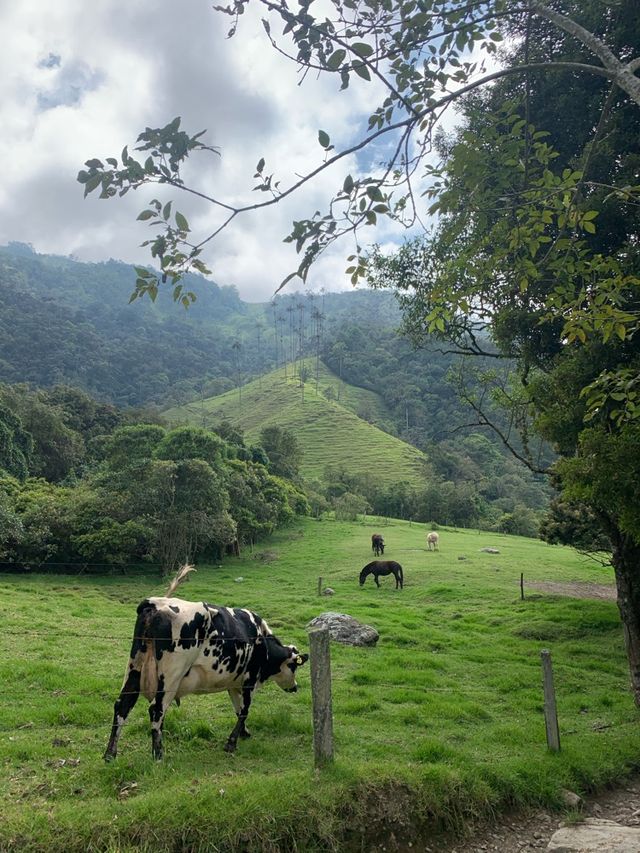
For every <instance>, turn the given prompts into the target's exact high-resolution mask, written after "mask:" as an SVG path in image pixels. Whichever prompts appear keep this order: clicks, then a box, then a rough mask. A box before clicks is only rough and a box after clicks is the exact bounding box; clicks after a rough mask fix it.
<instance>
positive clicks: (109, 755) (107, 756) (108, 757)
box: [102, 752, 116, 761]
mask: <svg viewBox="0 0 640 853" xmlns="http://www.w3.org/2000/svg"><path fill="white" fill-rule="evenodd" d="M102 757H103V758H104V760H105V761H113V759H114V758H115V757H116V754H115V752H105V754H104V755H103V756H102Z"/></svg>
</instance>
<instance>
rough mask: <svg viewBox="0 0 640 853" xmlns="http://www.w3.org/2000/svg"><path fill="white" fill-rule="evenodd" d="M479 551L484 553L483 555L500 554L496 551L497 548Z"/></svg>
mask: <svg viewBox="0 0 640 853" xmlns="http://www.w3.org/2000/svg"><path fill="white" fill-rule="evenodd" d="M480 550H481V551H484V553H485V554H499V553H500V551H498V549H497V548H480Z"/></svg>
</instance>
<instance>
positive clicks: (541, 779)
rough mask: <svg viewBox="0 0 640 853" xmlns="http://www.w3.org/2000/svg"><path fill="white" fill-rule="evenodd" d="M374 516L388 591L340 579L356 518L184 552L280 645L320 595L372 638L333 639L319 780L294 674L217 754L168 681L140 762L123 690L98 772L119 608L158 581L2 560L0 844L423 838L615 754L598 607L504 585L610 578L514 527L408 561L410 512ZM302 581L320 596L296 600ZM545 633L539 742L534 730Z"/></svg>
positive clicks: (358, 842)
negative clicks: (354, 643) (204, 561)
mask: <svg viewBox="0 0 640 853" xmlns="http://www.w3.org/2000/svg"><path fill="white" fill-rule="evenodd" d="M380 529H381V532H383V533H384V536H385V540H386V542H387V551H386V553H385V557H386V556H388V557H389V558H390V559H395V560H398V561H399V562H401V563H402V565H403V567H404V574H405V588H404V590H398V591H396V590H395V588H394V585H393V583H392V582H391V580H390V579H389V578H386V579H383V580H382V581H381V588H380V589H377V588H376V587H375V585H374V584H373V583H372V582H371V580H369V581H367V583H366V584H365V585H364V586H363V587H362V588H361V587H359V586H358V572H359V570H360V568H361V567H362V566H363V565H364V564H365V563H366V562H367V561H368V560H369V559H370V557H371V545H370V537H371V533H372V531H374V530H376V526H374V525H373V524H371V525H363V524H349V523H336V522H333V521H320V522H316V521H312V520H303V521H300V522H297V523H296V524H295V525H294V526H293V527H291V528H289V529H288V530H283V531H280V532H279V533H278V534H277V535H276V536H274V537H273V538H272V539H271V540H270V541H269V542H267V543H263V545H262V546H261V548H260V549H259V550H257V551H255V552H253V553H250V552H247V553H246V554H244V555H243V556H242V557H241V558H230V559H228V560H226V561H225V562H224V563H223V564H222V565H220V566H213V565H212V566H200V567H199V571H198V572H197V573H196V574H195V575H192V576H191V579H190V581H189V582H188V583H187V584H186V585H185V586H184V587H183V589H182V590H181V592H182V595H183V596H184V597H185V598H190V599H194V600H199V599H204V600H207V601H209V602H211V603H214V604H227V605H236V606H246V607H250V608H252V609H254V610H256V611H257V612H259V613H260V614H261V615H262V616H263V617H264V618H266V619H267V621H268V622H269V624H270V625H271V627H272V629H273V630H274V631H276V633H277V634H278V635H279V636H280V638H281V639H282V640H283V641H284V642H293V643H296V645H297V646H298V647H299V648H300V649H301V650H307V649H308V637H307V632H306V627H305V626H306V625H307V623H308V622H309V620H311V619H312V618H313V617H315V616H317V615H318V614H319V613H321V612H323V611H325V610H335V611H339V612H342V613H349V614H351V615H353V616H355V617H356V618H357V619H359V620H361V621H362V622H365V623H368V624H370V625H373V626H374V627H375V628H376V629H377V630H378V631H379V633H380V639H379V641H378V643H377V645H376V646H375V647H372V648H354V647H350V646H345V645H340V644H338V643H332V644H331V666H332V693H333V715H334V735H335V761H334V763H333V765H331V766H329V767H327V768H326V769H324V770H322V771H320V772H318V771H315V769H314V765H313V739H312V723H311V720H312V710H311V691H310V674H309V667H308V665H307V666H305V667H303V668H302V669H301V670H300V674H299V678H298V680H299V684H300V690H299V691H298V693H296V694H295V695H290V694H284V693H282V692H281V691H280V690H279V689H278V688H277V687H276V686H275V685H268V686H266V687H265V688H264V690H261V691H260V692H259V693H258V694H257V695H256V696H255V701H254V703H253V707H252V709H251V714H250V718H249V721H248V725H249V729H250V730H251V732H252V734H253V737H252V738H251V739H250V740H243V741H241V742H240V743H239V745H238V750H237V752H236V754H235V755H233V756H230V755H228V754H227V753H225V752H224V751H223V745H224V743H225V741H226V738H227V736H228V734H229V732H230V731H231V729H232V727H233V725H234V722H235V717H234V714H233V709H232V707H231V703H230V701H229V698H228V696H226V695H225V694H222V695H218V696H190V697H186V698H185V699H184V700H183V701H182V703H181V705H180V707H179V708H177V707H175V706H172V708H171V709H170V710H169V712H168V714H167V719H166V723H165V732H166V738H165V746H166V758H165V760H164V761H163V762H160V763H158V762H153V761H152V759H151V748H150V741H151V739H150V734H149V718H148V713H147V703H146V702H145V701H144V700H143V701H141V702H139V703H138V705H137V706H136V708H135V709H134V711H133V712H132V714H131V717H130V721H129V722H128V723H127V725H126V726H125V729H124V732H123V734H122V739H121V742H120V750H119V755H118V758H117V759H116V760H115V761H114V762H112V763H110V764H108V765H106V764H105V763H104V762H103V760H102V753H103V751H104V748H105V746H106V742H107V739H108V736H109V727H110V721H111V714H112V706H113V701H114V699H115V697H116V695H117V693H118V690H119V688H120V684H121V679H122V675H123V673H124V669H125V664H126V661H127V659H128V654H129V648H130V643H131V636H132V631H133V628H134V623H135V615H136V614H135V610H136V605H137V604H138V602H139V601H140V600H141V599H142V598H144V597H146V596H148V595H157V594H161V593H162V592H163V590H164V589H165V588H166V586H165V584H164V583H163V582H161V581H160V580H159V579H158V578H157V577H156V576H152V575H150V574H149V575H137V576H127V577H125V576H113V577H100V578H96V577H89V576H82V577H66V576H59V577H45V576H43V575H36V574H33V575H26V576H11V575H0V600H2V602H3V607H2V616H3V632H4V637H3V654H2V659H1V661H0V684H1V685H2V688H1V689H2V699H3V701H2V703H0V766H1V767H2V773H1V774H0V809H1V813H2V820H1V821H0V850H2V851H14V850H15V851H19V853H36V851H38V853H40V852H41V851H42V853H44V851H47V853H62V851H64V853H85V851H88V850H90V851H93V853H97V851H105V853H117V852H118V851H119V853H123V852H124V851H127V853H133V851H134V850H135V851H136V853H140V851H144V853H151V851H153V853H169V851H200V853H204V851H210V853H213V851H217V853H247V851H252V853H276V851H278V853H287V851H296V853H306V851H320V850H322V851H325V853H326V851H340V853H345V852H346V853H352V851H353V853H355V851H362V850H373V849H379V848H380V846H381V845H382V846H384V845H385V841H386V840H388V839H389V838H390V836H391V833H392V832H393V833H394V834H395V836H396V839H397V840H399V841H409V840H411V841H412V843H413V847H414V849H424V848H425V846H426V845H427V844H428V845H429V846H432V839H431V836H430V835H429V833H430V832H432V831H433V830H434V828H435V827H437V826H447V827H449V828H451V827H457V828H460V827H461V826H462V825H463V824H464V822H465V821H466V820H467V819H468V818H470V817H472V816H473V815H477V814H490V813H492V812H495V811H497V810H501V809H507V808H511V807H513V806H516V807H517V806H523V805H530V806H533V807H536V806H538V807H539V806H540V805H541V804H545V805H553V804H558V803H559V802H560V801H561V795H560V791H561V789H562V788H570V789H572V790H575V791H578V792H579V793H583V792H585V791H587V790H589V789H590V788H591V787H592V786H594V785H598V784H605V783H607V782H609V781H612V780H614V779H617V778H620V777H621V776H623V775H624V773H625V772H629V771H630V770H631V769H632V768H633V767H637V764H638V755H639V754H640V726H639V725H638V711H637V710H636V709H635V707H634V705H633V700H632V697H631V694H630V692H629V689H628V669H627V663H626V658H625V652H624V643H623V635H622V628H621V625H620V620H619V617H618V614H617V610H616V605H615V603H614V602H613V601H603V600H579V599H575V598H566V597H561V596H559V595H553V594H549V593H546V594H544V595H542V594H540V593H538V592H536V591H534V590H532V589H531V588H529V589H528V590H527V597H526V599H525V600H524V601H521V600H520V590H519V579H520V573H521V572H523V573H524V577H525V583H526V582H527V581H547V582H549V581H551V582H561V581H575V580H584V581H591V582H600V583H603V582H604V583H609V582H611V581H612V577H611V572H610V571H608V570H604V569H602V568H601V567H598V566H596V565H595V564H594V563H589V562H585V561H584V560H583V559H582V558H581V557H579V556H578V555H577V554H576V553H575V552H574V551H571V550H569V549H565V548H560V547H553V546H549V545H545V544H543V543H542V542H538V541H534V540H526V539H520V538H517V537H509V536H501V535H495V534H486V533H483V534H480V533H477V532H475V531H459V532H456V531H452V530H442V531H441V537H440V551H439V552H428V551H426V550H425V533H426V529H425V527H424V526H422V525H416V524H409V523H408V522H394V523H391V524H388V525H386V526H384V527H382V528H380ZM485 546H494V547H497V548H498V550H499V552H500V553H499V554H487V553H484V552H482V551H481V550H480V549H481V548H483V547H485ZM461 557H464V558H465V559H464V560H461V559H460V558H461ZM319 575H322V576H323V577H324V580H325V583H326V584H328V585H330V586H331V587H332V588H333V589H334V590H335V594H334V596H333V597H332V598H330V599H328V598H324V597H322V598H320V597H318V595H317V578H318V576H319ZM239 577H242V578H243V580H242V582H237V580H236V579H237V578H239ZM545 647H547V648H550V649H551V652H552V656H553V665H554V674H555V681H556V690H557V704H558V713H559V722H560V737H561V743H562V751H561V752H560V754H551V753H549V752H548V751H547V749H546V743H545V727H544V717H543V698H542V686H541V685H542V678H541V669H540V650H541V649H542V648H545ZM387 849H389V848H387ZM402 849H408V848H407V846H406V845H405V846H403V848H402Z"/></svg>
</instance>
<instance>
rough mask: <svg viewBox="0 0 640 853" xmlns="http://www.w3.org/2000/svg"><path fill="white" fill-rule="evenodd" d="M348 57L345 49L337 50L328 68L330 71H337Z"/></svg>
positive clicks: (329, 61)
mask: <svg viewBox="0 0 640 853" xmlns="http://www.w3.org/2000/svg"><path fill="white" fill-rule="evenodd" d="M346 56H347V51H346V50H343V48H339V49H338V50H335V51H334V52H333V53H332V54H331V56H330V57H329V59H328V60H327V68H328V70H329V71H337V70H338V68H340V66H341V65H342V63H343V62H344V60H345V58H346Z"/></svg>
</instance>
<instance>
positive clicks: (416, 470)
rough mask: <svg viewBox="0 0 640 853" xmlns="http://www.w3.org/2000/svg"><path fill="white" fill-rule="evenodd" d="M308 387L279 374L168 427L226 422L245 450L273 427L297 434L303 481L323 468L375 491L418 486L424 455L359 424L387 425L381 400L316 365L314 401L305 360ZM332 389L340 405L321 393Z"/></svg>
mask: <svg viewBox="0 0 640 853" xmlns="http://www.w3.org/2000/svg"><path fill="white" fill-rule="evenodd" d="M307 364H308V368H309V379H308V380H307V382H306V383H305V386H304V393H303V389H302V388H301V387H300V381H299V379H298V378H297V377H293V376H292V369H291V366H289V368H288V370H287V376H286V377H285V371H284V369H280V370H277V371H274V372H272V373H269V374H268V375H266V376H263V377H262V378H261V379H256V380H255V381H253V382H250V383H249V384H248V385H245V386H243V388H242V389H241V391H238V390H234V391H229V392H227V393H226V394H222V395H220V396H218V397H212V398H209V399H205V400H203V401H198V402H195V403H191V404H188V405H185V406H182V407H176V408H172V409H169V410H168V411H166V412H165V413H164V414H165V416H166V417H167V419H168V420H169V421H170V422H173V423H183V422H189V423H193V424H198V425H200V426H202V425H205V426H207V425H212V424H216V423H219V422H220V421H221V420H223V419H224V418H226V419H228V420H229V421H231V422H232V423H234V424H236V425H238V426H240V427H242V429H243V430H244V432H245V435H246V437H247V439H248V440H249V441H250V442H257V441H258V439H259V435H260V430H261V429H262V428H263V427H265V426H271V425H274V424H277V425H279V426H283V427H287V428H288V429H291V430H293V431H294V433H295V434H296V436H297V438H298V441H299V442H300V445H301V446H302V448H303V451H304V456H303V460H302V473H303V474H304V475H305V476H306V477H322V476H323V474H324V471H325V469H326V467H327V466H328V465H334V466H338V467H343V468H345V469H346V470H347V471H348V472H349V473H352V474H369V475H371V476H373V477H375V478H376V481H377V482H378V483H380V484H385V483H397V482H399V481H401V480H405V481H407V482H408V483H412V484H415V485H416V486H419V485H421V484H422V483H423V477H422V476H421V474H422V468H423V463H424V459H425V457H424V455H423V454H422V453H421V452H420V451H419V450H417V449H416V448H415V447H412V446H411V445H409V444H406V443H405V442H403V441H400V439H398V438H395V437H394V436H391V435H389V434H388V433H385V432H383V431H382V430H380V429H378V428H377V427H376V426H374V425H373V424H371V423H368V422H367V421H365V420H363V419H362V418H361V417H358V415H357V414H355V413H356V412H359V413H366V414H367V415H370V416H371V417H372V419H374V418H377V419H378V420H379V421H380V422H381V421H383V420H384V407H383V406H382V404H381V402H380V400H379V398H378V396H377V395H376V394H374V393H372V392H371V391H367V390H365V389H362V388H354V387H353V386H349V385H347V384H346V383H344V382H341V381H340V380H339V378H338V377H337V376H335V375H334V374H332V373H331V372H330V371H329V370H327V368H325V367H324V366H322V365H321V367H320V375H319V381H318V387H319V392H318V393H316V381H315V362H314V361H313V360H309V362H308V363H307ZM327 387H331V388H332V389H334V393H335V394H336V396H338V394H339V396H340V402H337V401H335V400H328V399H327V398H326V397H325V396H324V394H323V393H322V391H323V389H325V388H327Z"/></svg>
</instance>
